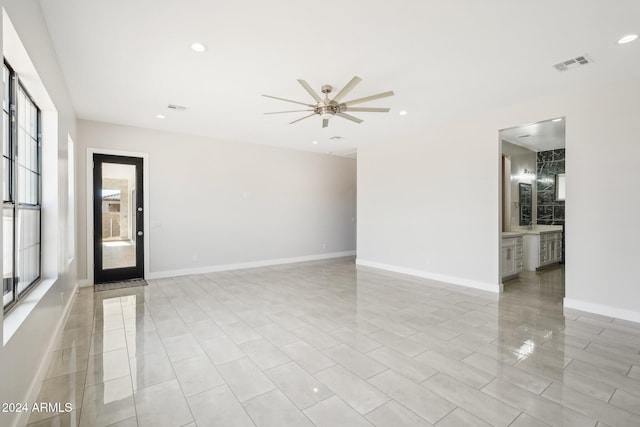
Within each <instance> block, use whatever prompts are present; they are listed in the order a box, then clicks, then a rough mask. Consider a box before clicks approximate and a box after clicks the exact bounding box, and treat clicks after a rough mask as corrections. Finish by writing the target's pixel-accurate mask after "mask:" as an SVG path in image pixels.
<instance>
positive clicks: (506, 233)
mask: <svg viewBox="0 0 640 427" xmlns="http://www.w3.org/2000/svg"><path fill="white" fill-rule="evenodd" d="M523 234H524V233H523V232H522V231H503V232H502V237H519V236H522V235H523Z"/></svg>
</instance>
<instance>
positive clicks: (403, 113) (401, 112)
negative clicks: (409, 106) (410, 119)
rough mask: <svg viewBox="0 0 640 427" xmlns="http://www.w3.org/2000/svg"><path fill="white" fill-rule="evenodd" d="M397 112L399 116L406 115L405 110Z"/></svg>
mask: <svg viewBox="0 0 640 427" xmlns="http://www.w3.org/2000/svg"><path fill="white" fill-rule="evenodd" d="M398 114H400V115H401V116H406V115H407V110H402V111H400V112H399V113H398Z"/></svg>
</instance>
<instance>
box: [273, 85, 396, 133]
mask: <svg viewBox="0 0 640 427" xmlns="http://www.w3.org/2000/svg"><path fill="white" fill-rule="evenodd" d="M361 81H362V79H361V78H360V77H357V76H356V77H354V78H352V79H351V80H350V81H349V83H347V84H346V86H345V87H343V88H342V90H341V91H340V92H338V94H337V95H336V96H334V97H333V99H329V94H330V93H331V92H332V90H333V87H331V85H323V86H322V88H321V90H322V93H323V94H324V99H322V98H320V96H319V95H318V94H317V93H316V92H315V91H314V90H313V89H312V88H311V86H309V83H307V82H306V81H304V80H302V79H298V83H300V84H301V85H302V87H303V88H304V89H305V90H306V91H307V92H308V93H309V95H311V97H312V98H313V99H314V100H315V101H316V104H307V103H305V102H299V101H292V100H290V99H284V98H278V97H277V96H271V95H262V96H266V97H267V98H273V99H279V100H280V101H286V102H293V103H294V104H300V105H305V106H307V107H309V109H306V110H289V111H275V112H271V113H265V114H282V113H299V112H303V111H311V112H312V113H311V114H309V115H307V116H304V117H301V118H299V119H297V120H294V121H292V122H291V123H289V124H294V123H296V122H299V121H300V120H304V119H307V118H309V117H311V116H315V115H318V116H321V117H322V127H323V128H326V127H327V126H329V119H330V118H331V117H333V116H338V117H342V118H343V119H347V120H351V121H352V122H356V123H362V119H359V118H357V117H354V116H352V115H351V114H347V113H346V112H347V111H349V112H354V111H355V112H360V113H388V112H389V110H390V109H389V108H376V107H353V105H357V104H362V103H364V102H369V101H373V100H376V99H380V98H386V97H388V96H393V91H388V92H383V93H379V94H377V95H371V96H365V97H364V98H358V99H353V100H351V101H346V102H341V101H342V98H344V97H345V96H347V94H348V93H349V92H351V90H352V89H353V88H354V87H356V85H357V84H358V83H360V82H361Z"/></svg>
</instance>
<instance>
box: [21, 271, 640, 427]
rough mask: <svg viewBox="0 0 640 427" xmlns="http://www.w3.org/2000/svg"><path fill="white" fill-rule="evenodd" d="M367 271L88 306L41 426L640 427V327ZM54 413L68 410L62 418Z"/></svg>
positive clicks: (163, 290) (48, 389)
mask: <svg viewBox="0 0 640 427" xmlns="http://www.w3.org/2000/svg"><path fill="white" fill-rule="evenodd" d="M562 274H563V270H562V269H561V268H556V269H554V270H550V271H547V272H543V273H537V274H533V273H528V274H525V275H524V276H523V277H522V278H521V279H519V280H515V281H511V282H508V284H507V286H506V292H505V293H504V294H503V295H502V296H501V297H500V298H499V299H498V298H497V297H496V295H494V294H489V293H485V292H482V291H476V290H472V289H468V288H464V287H457V286H451V285H445V284H442V283H437V282H432V281H429V280H423V279H416V278H411V277H407V276H399V275H393V274H389V273H384V272H376V271H372V270H366V271H365V270H356V268H355V266H354V263H353V260H352V259H340V260H332V261H322V262H312V263H304V264H292V265H284V266H277V267H270V268H259V269H249V270H238V271H231V272H224V273H215V274H205V275H199V276H189V277H178V278H173V279H162V280H155V281H154V280H151V281H149V286H146V287H143V288H132V289H125V290H117V291H110V292H99V293H93V292H92V290H91V289H82V290H80V291H79V292H78V294H77V296H76V301H75V303H74V305H73V308H72V312H71V314H70V316H69V320H68V322H67V324H66V328H65V330H64V333H63V336H62V337H61V339H60V341H59V343H58V345H57V348H56V351H55V352H54V354H53V358H52V363H51V366H50V368H49V370H48V373H47V379H46V380H45V382H44V383H43V386H42V390H41V392H40V396H39V398H38V401H40V402H60V403H66V402H71V403H72V404H73V407H74V408H75V410H74V411H73V412H72V413H70V414H65V415H62V416H54V417H50V418H46V417H47V415H48V414H33V415H32V418H31V419H30V420H29V421H30V422H31V423H33V424H32V425H38V426H44V425H55V426H62V425H81V426H104V425H113V426H136V425H139V426H153V427H159V426H194V425H198V426H201V427H209V426H225V427H227V426H230V427H234V426H254V425H255V426H276V427H283V426H313V425H316V426H323V427H324V426H330V427H335V426H338V427H341V426H346V427H351V426H353V427H357V426H370V425H375V426H392V427H400V426H412V427H414V426H429V425H437V426H466V425H473V426H487V425H495V426H507V425H510V426H544V425H551V426H580V427H584V426H595V425H598V426H605V425H609V426H638V425H640V356H639V351H640V324H634V323H631V322H625V321H621V320H617V319H611V318H607V317H602V316H596V315H590V314H587V313H582V312H578V311H570V310H565V311H564V313H563V309H562V306H561V297H562V292H563V289H562ZM49 415H50V414H49Z"/></svg>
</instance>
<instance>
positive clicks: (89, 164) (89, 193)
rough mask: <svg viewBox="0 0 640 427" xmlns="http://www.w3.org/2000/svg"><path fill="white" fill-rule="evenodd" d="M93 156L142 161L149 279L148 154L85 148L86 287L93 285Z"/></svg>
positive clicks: (145, 262) (146, 268) (146, 256)
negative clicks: (131, 158)
mask: <svg viewBox="0 0 640 427" xmlns="http://www.w3.org/2000/svg"><path fill="white" fill-rule="evenodd" d="M94 154H106V155H113V156H124V157H139V158H141V159H142V192H143V194H142V200H143V203H144V210H143V211H142V214H143V218H144V219H143V221H144V224H145V239H143V248H144V277H145V278H149V274H150V272H149V259H150V257H149V248H150V245H149V240H150V233H149V228H150V227H149V224H150V220H149V153H140V152H133V151H123V150H109V149H105V148H91V147H90V148H87V157H86V162H85V165H86V171H85V172H86V183H87V188H86V196H85V197H86V202H87V212H86V221H87V223H86V225H87V236H86V238H87V280H88V285H93V284H94V280H95V277H94V263H93V259H94V250H93V243H94V236H93V155H94Z"/></svg>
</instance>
